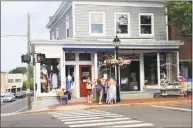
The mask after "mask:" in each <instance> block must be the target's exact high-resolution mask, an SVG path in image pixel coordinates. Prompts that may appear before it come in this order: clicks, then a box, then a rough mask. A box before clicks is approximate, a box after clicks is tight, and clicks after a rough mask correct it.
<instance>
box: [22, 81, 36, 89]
mask: <svg viewBox="0 0 193 128" xmlns="http://www.w3.org/2000/svg"><path fill="white" fill-rule="evenodd" d="M33 83H34V82H33V80H32V79H31V80H30V84H29V85H30V89H33V88H34V84H33ZM27 86H28V81H27V80H26V81H24V82H23V90H26V89H27Z"/></svg>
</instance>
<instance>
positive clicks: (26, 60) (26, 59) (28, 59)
mask: <svg viewBox="0 0 193 128" xmlns="http://www.w3.org/2000/svg"><path fill="white" fill-rule="evenodd" d="M21 62H22V63H30V62H31V55H22V56H21Z"/></svg>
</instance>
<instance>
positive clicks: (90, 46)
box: [32, 39, 183, 98]
mask: <svg viewBox="0 0 193 128" xmlns="http://www.w3.org/2000/svg"><path fill="white" fill-rule="evenodd" d="M134 42H136V40H129V39H127V40H124V39H122V42H121V44H120V49H119V56H120V57H121V56H126V57H128V58H129V59H130V60H131V63H130V65H123V66H119V74H120V75H119V80H120V83H119V85H120V90H121V92H130V91H139V92H143V88H144V87H145V86H148V87H152V88H156V87H159V86H160V79H161V74H162V73H163V72H164V73H165V74H167V75H166V76H167V79H168V80H169V81H170V82H174V81H177V74H179V66H177V65H179V64H178V63H179V53H178V49H179V46H180V45H182V44H183V43H180V42H179V41H170V43H168V42H165V41H164V42H162V41H155V40H146V41H145V43H144V40H137V42H138V43H137V44H136V43H134ZM154 42H156V43H154ZM155 44H159V45H157V46H156V45H155ZM32 46H33V49H34V52H35V53H44V54H45V55H46V60H47V61H49V62H47V63H46V67H47V71H48V76H49V75H50V73H51V72H55V71H54V70H55V69H56V68H57V69H58V71H57V78H58V80H57V81H58V85H57V86H56V87H55V89H56V88H59V87H60V86H63V85H65V80H66V77H67V76H68V75H71V76H72V77H73V78H74V82H75V87H74V90H73V97H75V98H79V97H86V95H87V94H86V84H85V81H84V80H85V78H86V76H87V75H90V76H91V78H92V80H94V79H96V78H97V76H98V74H102V75H103V74H108V75H109V74H111V75H112V76H116V75H115V73H114V72H115V70H114V66H112V67H111V71H105V69H107V68H102V66H101V64H102V63H104V60H105V57H104V56H105V55H113V54H114V51H115V48H114V46H113V43H112V41H111V40H110V39H109V40H98V41H95V42H92V41H91V42H90V41H87V40H85V41H78V40H75V39H69V40H62V41H58V40H55V41H32ZM134 56H135V57H134ZM43 65H44V64H40V63H36V66H35V72H36V74H35V76H36V83H37V95H36V96H57V94H56V93H55V91H52V90H51V89H50V90H47V91H44V89H43V88H42V85H41V77H40V75H41V73H40V72H41V69H42V66H43ZM107 70H109V69H107ZM110 72H111V73H110ZM114 78H115V77H114Z"/></svg>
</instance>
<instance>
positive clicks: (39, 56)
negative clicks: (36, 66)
mask: <svg viewBox="0 0 193 128" xmlns="http://www.w3.org/2000/svg"><path fill="white" fill-rule="evenodd" d="M45 59H46V57H45V54H37V63H42V62H44V61H45Z"/></svg>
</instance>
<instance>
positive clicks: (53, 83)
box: [49, 68, 58, 91]
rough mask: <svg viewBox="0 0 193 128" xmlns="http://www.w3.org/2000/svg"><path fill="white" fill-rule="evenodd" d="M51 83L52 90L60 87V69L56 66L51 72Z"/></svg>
mask: <svg viewBox="0 0 193 128" xmlns="http://www.w3.org/2000/svg"><path fill="white" fill-rule="evenodd" d="M49 83H50V88H51V90H52V91H54V90H56V89H57V88H58V69H57V68H54V69H53V70H52V71H51V73H50V74H49Z"/></svg>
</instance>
